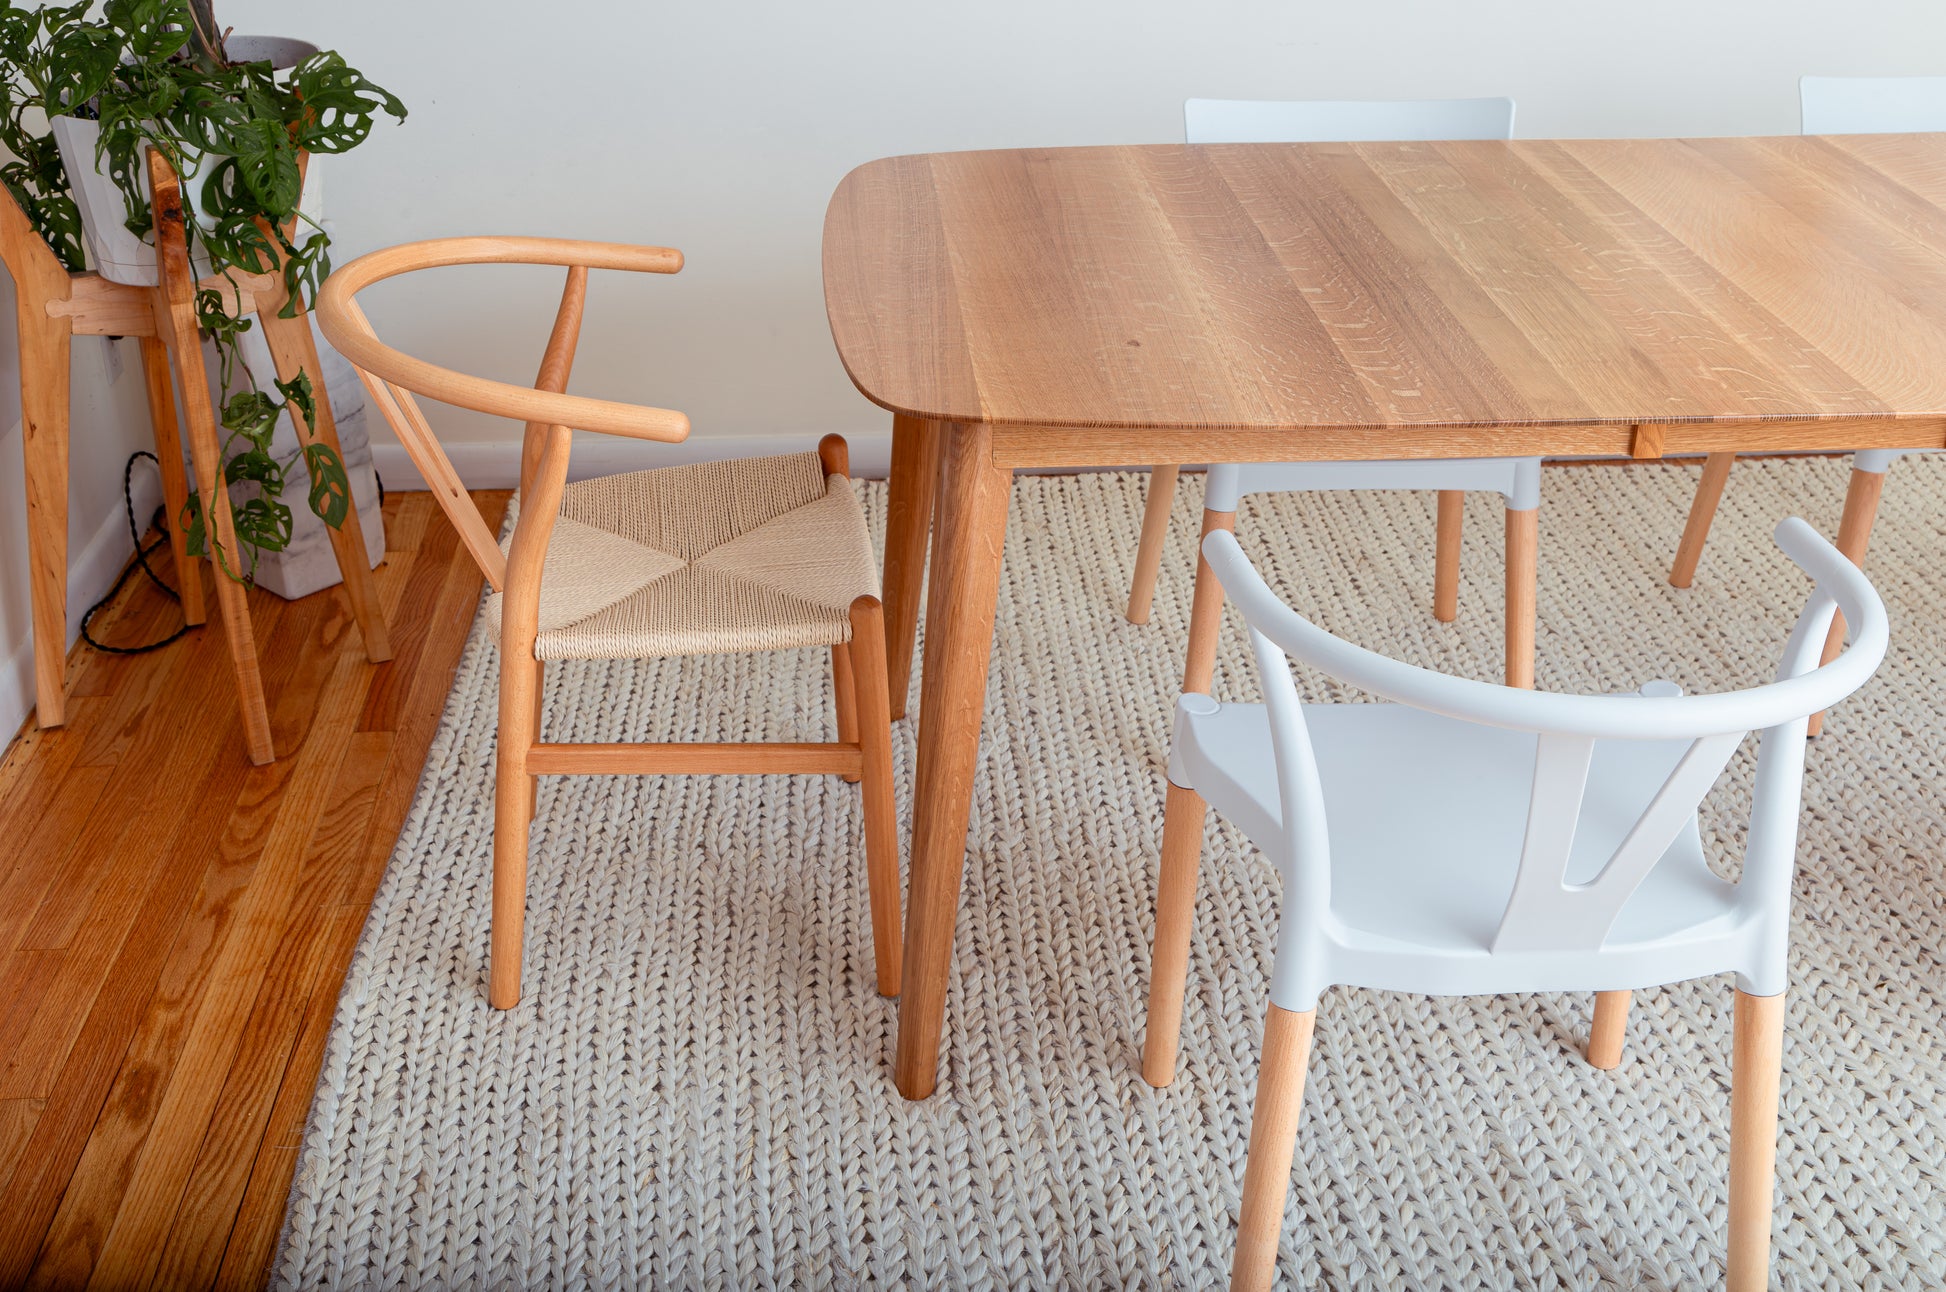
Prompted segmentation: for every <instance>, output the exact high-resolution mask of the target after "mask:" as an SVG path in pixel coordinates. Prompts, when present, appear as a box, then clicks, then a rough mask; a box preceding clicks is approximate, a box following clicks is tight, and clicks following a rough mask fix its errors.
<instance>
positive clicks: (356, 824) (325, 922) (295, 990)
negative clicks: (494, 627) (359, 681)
mask: <svg viewBox="0 0 1946 1292" xmlns="http://www.w3.org/2000/svg"><path fill="white" fill-rule="evenodd" d="M391 751H392V735H391V733H390V732H361V733H358V734H356V735H353V736H352V737H351V739H350V740H349V741H348V742H347V743H346V747H345V756H344V760H343V762H342V763H340V765H339V767H338V776H337V781H336V783H335V784H333V785H332V786H331V788H330V790H329V792H328V794H327V795H326V798H325V802H324V809H323V811H322V812H321V813H320V814H319V816H318V818H317V825H316V828H315V829H314V831H313V832H312V835H311V840H310V844H309V846H308V849H307V851H306V854H305V857H304V859H303V861H302V863H301V866H300V872H299V876H298V883H297V891H296V896H295V899H294V900H293V902H292V903H291V917H290V922H289V924H288V925H287V926H286V929H285V932H284V935H283V937H282V938H281V939H279V940H278V942H277V943H276V945H275V947H274V949H273V950H272V951H271V952H270V957H269V962H268V964H267V965H266V967H265V969H264V973H263V980H262V984H261V986H260V987H259V989H258V992H257V998H256V1001H255V1003H254V1005H253V1006H252V1007H251V1011H250V1016H249V1018H248V1020H247V1021H246V1022H245V1023H244V1026H243V1030H242V1038H243V1039H242V1042H241V1044H240V1045H239V1047H238V1050H237V1053H236V1055H235V1057H234V1058H233V1059H232V1060H231V1062H230V1064H229V1069H228V1073H227V1075H226V1077H225V1078H224V1081H223V1089H222V1094H221V1095H219V1096H218V1098H217V1101H216V1106H215V1108H214V1110H213V1111H212V1113H211V1115H210V1123H209V1129H208V1131H207V1132H206V1133H205V1134H204V1137H203V1144H202V1148H201V1151H200V1152H199V1153H198V1154H197V1157H196V1163H195V1166H194V1167H193V1168H192V1169H191V1171H190V1173H189V1178H188V1180H187V1182H186V1183H185V1185H184V1188H183V1195H182V1202H181V1205H180V1206H179V1207H178V1209H177V1212H176V1215H175V1219H174V1223H173V1224H172V1225H171V1226H170V1230H169V1234H168V1240H167V1245H166V1246H165V1247H164V1249H163V1252H162V1258H161V1261H160V1263H159V1265H158V1267H157V1270H156V1277H155V1282H156V1283H157V1284H158V1285H159V1286H162V1287H204V1286H207V1285H208V1284H209V1283H210V1282H212V1281H213V1280H214V1279H215V1277H216V1273H217V1270H218V1268H219V1266H220V1265H221V1264H222V1261H223V1252H224V1248H225V1246H226V1245H227V1242H228V1238H229V1230H230V1221H231V1218H233V1217H234V1216H235V1215H236V1214H237V1210H238V1208H239V1206H240V1204H241V1202H242V1198H243V1192H244V1188H245V1186H246V1185H247V1184H248V1183H249V1179H250V1172H251V1168H252V1166H253V1163H254V1159H255V1156H256V1154H255V1149H256V1148H257V1147H258V1146H259V1145H261V1143H262V1142H263V1139H264V1137H265V1135H266V1133H267V1130H268V1128H269V1125H270V1117H271V1108H272V1105H273V1103H274V1102H275V1100H276V1098H277V1093H278V1089H279V1087H280V1085H281V1084H282V1080H283V1076H284V1073H285V1071H286V1070H287V1069H288V1068H289V1066H290V1062H291V1053H292V1050H293V1049H294V1048H295V1047H296V1045H297V1042H298V1036H299V1033H300V1032H301V1031H302V1029H303V1026H304V1023H305V1017H306V1005H307V1003H308V1001H309V997H310V993H311V990H312V987H313V986H314V984H315V980H316V978H317V974H318V971H319V968H320V966H321V964H322V962H323V960H324V957H325V955H326V953H327V951H328V950H329V948H330V946H331V936H332V934H333V932H334V925H333V915H334V913H335V911H336V909H337V907H338V905H339V900H338V894H339V893H340V892H341V891H342V890H343V889H344V888H345V887H346V877H345V874H344V872H345V869H346V867H347V866H348V865H350V864H360V863H363V862H364V860H365V843H366V835H367V832H368V830H369V828H370V826H371V818H372V806H373V803H374V802H375V800H376V798H377V793H378V785H379V781H380V780H381V779H382V778H383V776H384V774H385V771H386V765H387V763H388V762H389V760H390V755H391ZM239 1150H244V1151H239Z"/></svg>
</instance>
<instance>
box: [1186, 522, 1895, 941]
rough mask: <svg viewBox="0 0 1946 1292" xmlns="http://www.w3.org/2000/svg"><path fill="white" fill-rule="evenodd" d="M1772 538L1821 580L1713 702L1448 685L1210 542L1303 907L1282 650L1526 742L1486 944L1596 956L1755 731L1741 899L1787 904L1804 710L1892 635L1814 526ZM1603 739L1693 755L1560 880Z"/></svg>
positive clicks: (1296, 723)
mask: <svg viewBox="0 0 1946 1292" xmlns="http://www.w3.org/2000/svg"><path fill="white" fill-rule="evenodd" d="M1776 539H1777V545H1778V546H1779V547H1781V548H1782V549H1783V550H1784V552H1785V554H1786V555H1788V556H1789V557H1790V558H1791V559H1792V560H1793V561H1795V562H1796V563H1797V565H1798V566H1799V567H1800V568H1801V569H1803V570H1804V571H1805V572H1806V573H1807V574H1809V575H1810V576H1811V577H1812V578H1813V579H1815V580H1816V582H1817V587H1816V589H1815V590H1814V591H1813V593H1812V595H1811V597H1810V600H1809V603H1808V604H1807V605H1806V606H1805V608H1804V611H1803V613H1802V614H1801V615H1800V616H1799V617H1798V621H1797V626H1796V628H1795V629H1794V630H1793V631H1792V633H1791V637H1790V640H1789V642H1788V644H1787V645H1786V646H1785V648H1784V653H1783V661H1782V663H1781V664H1780V666H1779V668H1778V673H1777V680H1776V681H1773V682H1770V683H1768V684H1766V685H1762V686H1756V687H1751V688H1749V689H1747V690H1742V691H1730V692H1721V693H1717V694H1712V695H1696V696H1684V695H1680V694H1675V695H1667V694H1665V695H1656V694H1647V695H1600V696H1585V695H1555V694H1549V693H1546V692H1539V691H1528V690H1522V689H1520V688H1516V687H1507V686H1498V685H1494V684H1492V683H1488V682H1477V681H1473V680H1471V679H1466V678H1456V677H1451V676H1449V675H1447V674H1444V673H1436V672H1433V671H1432V670H1430V669H1423V668H1418V667H1416V666H1414V665H1411V664H1405V663H1402V662H1400V661H1398V660H1394V659H1390V658H1388V657H1386V656H1383V655H1379V654H1377V653H1376V652H1373V651H1369V650H1366V649H1364V648H1363V647H1360V646H1355V645H1353V644H1351V643H1350V642H1347V641H1344V640H1342V639H1340V638H1337V637H1334V636H1332V635H1331V634H1330V633H1327V632H1325V631H1324V630H1323V629H1321V628H1318V627H1317V626H1315V625H1313V624H1311V623H1309V622H1308V621H1306V620H1305V619H1304V618H1303V617H1301V616H1300V615H1298V614H1297V613H1296V612H1295V611H1293V610H1292V609H1291V608H1290V607H1289V606H1287V605H1285V604H1284V603H1283V602H1282V601H1281V600H1279V599H1278V597H1277V595H1276V594H1275V593H1273V592H1272V591H1271V590H1270V588H1269V587H1268V586H1266V585H1265V583H1264V581H1263V579H1262V578H1261V577H1260V576H1259V575H1258V574H1257V571H1256V569H1255V568H1254V567H1252V565H1251V564H1250V561H1249V559H1248V558H1246V557H1245V556H1244V554H1243V550H1242V548H1240V547H1239V546H1238V545H1237V541H1236V538H1235V536H1234V535H1232V534H1230V533H1228V532H1225V531H1216V532H1214V533H1212V534H1210V535H1209V537H1208V538H1206V539H1205V540H1204V542H1203V554H1204V555H1205V556H1206V557H1207V558H1208V560H1209V563H1210V569H1211V571H1212V572H1213V573H1214V574H1215V575H1216V576H1217V578H1218V579H1219V580H1220V581H1221V583H1222V586H1223V589H1224V591H1225V592H1226V593H1227V594H1228V595H1229V596H1230V598H1231V599H1232V600H1234V601H1235V602H1236V603H1237V606H1238V608H1239V609H1240V610H1241V611H1242V612H1243V617H1244V619H1245V620H1246V621H1248V623H1249V625H1250V633H1251V642H1252V645H1253V647H1254V649H1255V653H1256V658H1257V666H1258V670H1259V672H1260V674H1261V676H1262V681H1263V689H1264V698H1265V702H1266V706H1267V708H1268V709H1269V712H1270V726H1271V739H1272V747H1273V750H1274V752H1275V756H1276V762H1277V778H1278V794H1279V798H1280V800H1281V807H1282V819H1283V821H1284V822H1285V823H1286V827H1287V829H1290V830H1291V831H1292V834H1291V847H1292V856H1290V857H1289V858H1287V859H1285V864H1287V865H1288V866H1290V867H1292V869H1293V872H1294V873H1293V874H1291V875H1290V876H1288V877H1287V882H1292V881H1294V882H1295V885H1296V888H1297V894H1298V900H1300V901H1303V902H1307V903H1313V904H1316V903H1324V905H1314V906H1313V907H1312V909H1320V910H1322V909H1327V908H1328V903H1329V896H1330V890H1329V882H1330V881H1329V875H1330V852H1329V846H1330V845H1329V836H1328V834H1327V832H1326V830H1325V823H1324V820H1323V811H1322V804H1323V794H1322V789H1321V785H1320V783H1319V780H1318V772H1317V767H1316V763H1315V759H1314V756H1313V753H1312V751H1311V747H1310V737H1309V734H1308V732H1307V731H1306V728H1305V723H1304V714H1303V708H1302V706H1301V705H1300V704H1299V702H1298V697H1297V689H1296V685H1295V683H1294V681H1293V679H1292V676H1291V671H1290V667H1289V659H1286V658H1285V657H1286V656H1288V657H1289V658H1290V659H1297V660H1301V661H1303V662H1304V663H1306V664H1309V665H1311V666H1312V667H1313V668H1316V669H1318V670H1319V671H1320V672H1322V673H1324V674H1326V675H1327V676H1330V677H1333V678H1336V679H1338V680H1339V681H1341V682H1346V683H1349V684H1351V685H1352V686H1355V687H1357V688H1359V689H1360V690H1363V691H1368V692H1371V693H1372V694H1374V695H1377V696H1380V697H1383V698H1385V699H1388V700H1392V701H1395V702H1397V703H1400V704H1405V705H1410V706H1412V707H1414V708H1418V709H1424V710H1427V711H1430V712H1433V713H1439V714H1443V715H1445V716H1447V717H1451V718H1458V719H1462V720H1464V721H1468V722H1476V723H1481V724H1484V725H1487V726H1494V727H1504V728H1510V729H1513V730H1518V731H1528V732H1533V733H1535V734H1536V736H1537V744H1536V751H1535V770H1534V782H1533V791H1532V795H1531V797H1530V801H1529V810H1528V817H1527V829H1526V835H1525V842H1524V844H1523V847H1522V851H1521V858H1520V869H1519V873H1518V877H1517V878H1516V880H1515V882H1514V888H1513V892H1512V894H1511V896H1510V898H1509V901H1508V905H1507V908H1506V912H1505V914H1504V916H1503V917H1502V921H1501V925H1500V930H1499V933H1498V934H1497V935H1496V937H1495V940H1494V944H1493V949H1494V950H1496V951H1503V950H1523V951H1528V950H1547V951H1575V950H1593V949H1595V948H1597V947H1599V946H1600V945H1601V942H1602V938H1603V936H1604V935H1605V933H1606V931H1607V929H1608V927H1609V926H1610V924H1612V923H1613V920H1614V917H1615V915H1616V914H1617V913H1618V912H1619V911H1620V909H1621V907H1622V904H1623V903H1625V902H1626V901H1627V899H1628V896H1629V895H1630V894H1631V893H1633V892H1634V891H1635V889H1636V887H1637V886H1639V885H1640V884H1641V882H1642V880H1643V879H1645V878H1647V876H1648V874H1649V871H1650V870H1651V869H1652V868H1653V867H1654V865H1655V863H1656V862H1657V861H1658V860H1660V859H1661V857H1662V856H1663V854H1664V853H1665V852H1666V851H1667V850H1668V848H1669V845H1670V844H1671V843H1673V842H1674V841H1675V839H1676V837H1677V834H1678V833H1679V832H1680V831H1681V830H1682V829H1684V828H1685V826H1686V825H1687V823H1688V822H1689V821H1690V820H1692V819H1693V818H1694V815H1695V811H1696V807H1697V805H1698V804H1699V803H1700V802H1701V801H1702V798H1703V796H1704V795H1705V794H1707V793H1708V792H1709V789H1710V787H1711V786H1712V785H1714V784H1715V783H1716V780H1717V778H1718V776H1719V775H1720V774H1721V772H1722V770H1723V768H1724V767H1725V766H1726V765H1727V764H1728V762H1729V760H1730V757H1731V755H1732V754H1734V753H1735V752H1736V748H1737V746H1738V745H1739V744H1740V743H1741V742H1742V740H1743V737H1744V736H1745V735H1746V734H1747V733H1748V732H1750V731H1752V730H1762V731H1763V732H1764V737H1763V745H1762V749H1761V752H1760V753H1759V757H1758V768H1757V783H1756V794H1755V800H1754V804H1753V809H1752V819H1751V828H1750V834H1749V841H1748V845H1747V848H1746V852H1745V862H1744V887H1745V890H1746V897H1747V899H1748V900H1750V901H1753V902H1761V903H1770V902H1782V901H1787V900H1788V887H1789V877H1790V869H1791V865H1790V863H1791V861H1792V858H1793V855H1794V852H1795V841H1796V837H1797V810H1798V796H1799V789H1800V786H1801V783H1802V780H1803V760H1804V742H1805V733H1806V727H1807V725H1808V721H1809V718H1810V715H1811V714H1813V713H1816V712H1819V711H1820V710H1823V709H1825V708H1828V707H1829V706H1831V705H1832V704H1834V703H1835V702H1837V701H1838V700H1841V699H1843V698H1844V697H1845V696H1847V695H1849V694H1850V693H1851V692H1853V691H1855V690H1856V689H1858V687H1860V686H1861V685H1863V684H1864V683H1865V681H1866V680H1867V679H1868V678H1870V677H1871V675H1872V673H1873V672H1874V671H1875V670H1876V669H1877V667H1878V664H1879V661H1880V660H1881V659H1883V658H1884V655H1885V649H1886V642H1887V626H1886V617H1885V607H1884V604H1883V603H1882V602H1880V600H1879V598H1878V594H1877V593H1876V592H1875V591H1874V590H1873V588H1872V586H1871V584H1870V583H1869V582H1867V580H1866V579H1865V576H1864V574H1863V573H1862V572H1861V571H1860V570H1859V569H1858V567H1857V566H1855V565H1853V564H1852V563H1851V562H1850V561H1849V560H1847V559H1846V558H1845V557H1844V556H1843V555H1842V554H1841V553H1840V552H1839V551H1838V550H1837V548H1835V547H1833V546H1832V545H1831V544H1830V543H1828V542H1826V541H1825V540H1824V539H1823V538H1822V537H1821V536H1819V535H1818V534H1817V532H1816V531H1814V530H1813V529H1812V528H1811V527H1810V526H1809V525H1807V524H1805V523H1804V522H1803V521H1802V520H1798V519H1795V518H1793V519H1789V520H1786V521H1784V522H1783V523H1782V524H1781V525H1779V526H1778V527H1777V531H1776ZM1835 609H1842V610H1843V611H1844V614H1845V622H1846V624H1847V626H1848V628H1849V630H1850V633H1851V644H1850V646H1849V647H1848V648H1847V649H1846V650H1845V651H1844V652H1843V653H1841V654H1840V655H1838V656H1837V658H1835V659H1833V660H1832V661H1831V662H1830V663H1828V664H1825V665H1823V666H1820V665H1819V663H1818V660H1819V656H1820V654H1821V653H1822V651H1823V647H1824V641H1825V637H1826V634H1827V632H1828V630H1829V627H1830V624H1831V617H1832V612H1833V611H1834V610H1835ZM1669 690H1671V691H1673V690H1674V688H1673V687H1671V688H1669ZM1599 739H1617V740H1687V741H1689V742H1690V747H1689V749H1688V751H1687V752H1686V753H1685V754H1684V755H1683V757H1682V758H1681V759H1680V761H1679V762H1678V763H1677V764H1676V766H1675V769H1674V770H1673V771H1672V772H1670V774H1669V776H1668V779H1667V780H1666V781H1665V782H1664V784H1663V785H1662V787H1661V790H1660V791H1659V792H1658V793H1657V794H1656V795H1655V796H1654V798H1653V799H1651V801H1650V802H1649V803H1648V804H1647V805H1646V806H1645V807H1644V809H1643V811H1642V814H1641V816H1640V817H1639V818H1638V819H1637V821H1636V822H1635V825H1634V827H1633V828H1632V829H1631V830H1630V831H1629V832H1628V834H1627V836H1626V837H1625V838H1624V840H1623V842H1622V843H1621V845H1620V846H1619V847H1618V848H1617V849H1616V851H1615V853H1614V854H1613V855H1612V856H1611V857H1610V858H1609V860H1608V862H1607V864H1606V865H1604V866H1603V868H1602V869H1601V870H1600V871H1599V872H1598V873H1597V876H1596V878H1595V879H1594V880H1592V881H1590V882H1589V883H1587V884H1582V885H1574V886H1569V885H1568V884H1567V883H1566V881H1565V877H1566V873H1567V866H1568V860H1569V852H1570V849H1571V846H1572V844H1573V841H1574V834H1575V829H1576V826H1577V824H1578V823H1579V819H1580V812H1581V803H1582V798H1583V795H1584V793H1585V790H1586V786H1587V778H1588V770H1589V766H1590V762H1591V760H1592V758H1593V755H1594V746H1595V742H1596V741H1597V740H1599ZM1455 774H1463V769H1455ZM1286 900H1287V901H1288V900H1290V896H1289V895H1288V894H1287V898H1286ZM1780 909H1781V908H1780Z"/></svg>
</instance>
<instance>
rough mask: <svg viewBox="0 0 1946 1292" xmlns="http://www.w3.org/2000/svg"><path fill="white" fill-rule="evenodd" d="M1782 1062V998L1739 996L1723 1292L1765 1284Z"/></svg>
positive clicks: (1747, 1291)
mask: <svg viewBox="0 0 1946 1292" xmlns="http://www.w3.org/2000/svg"><path fill="white" fill-rule="evenodd" d="M1783 1062H1784V997H1783V996H1782V995H1781V994H1780V995H1776V996H1748V995H1745V994H1744V993H1743V992H1741V991H1739V992H1738V993H1737V1005H1736V1046H1735V1052H1734V1054H1733V1056H1732V1058H1731V1061H1730V1259H1729V1267H1730V1268H1729V1279H1728V1285H1729V1292H1759V1289H1762V1288H1764V1287H1766V1286H1768V1285H1769V1282H1770V1228H1771V1221H1772V1216H1773V1212H1774V1207H1773V1204H1772V1202H1771V1194H1772V1191H1773V1189H1774V1186H1775V1183H1776V1178H1777V1086H1778V1081H1779V1078H1780V1077H1781V1075H1782V1072H1783Z"/></svg>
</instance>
